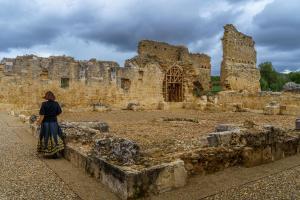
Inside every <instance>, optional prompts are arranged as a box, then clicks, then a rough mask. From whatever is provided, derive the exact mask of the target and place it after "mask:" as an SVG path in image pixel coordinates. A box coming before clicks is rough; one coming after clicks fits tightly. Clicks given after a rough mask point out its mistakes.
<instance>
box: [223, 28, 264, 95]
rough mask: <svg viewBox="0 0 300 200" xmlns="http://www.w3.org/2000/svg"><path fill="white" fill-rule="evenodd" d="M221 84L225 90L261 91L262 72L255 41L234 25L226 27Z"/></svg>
mask: <svg viewBox="0 0 300 200" xmlns="http://www.w3.org/2000/svg"><path fill="white" fill-rule="evenodd" d="M222 44H223V61H222V65H221V85H222V88H223V90H236V91H240V90H247V91H249V92H251V93H255V92H259V91H260V83H259V80H260V73H259V70H258V69H257V68H256V51H255V48H254V45H255V42H254V41H253V39H252V37H250V36H247V35H245V34H243V33H241V32H239V31H237V29H236V28H235V27H234V26H233V25H231V24H230V25H226V26H225V27H224V36H223V38H222Z"/></svg>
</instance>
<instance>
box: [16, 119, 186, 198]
mask: <svg viewBox="0 0 300 200" xmlns="http://www.w3.org/2000/svg"><path fill="white" fill-rule="evenodd" d="M19 118H20V119H21V120H22V121H23V122H26V121H24V120H23V119H24V116H22V115H21V116H19ZM27 118H28V117H26V119H27ZM99 124H105V123H104V122H101V123H98V122H79V123H78V122H76V123H75V122H74V123H72V122H71V123H64V124H61V127H62V128H63V130H64V132H66V134H67V138H66V141H67V143H66V147H65V150H64V157H65V159H67V160H68V161H70V162H71V163H72V164H73V165H75V166H76V167H78V168H80V169H82V170H83V171H84V172H86V173H87V174H89V175H91V176H92V177H94V178H96V179H97V180H99V181H100V182H101V183H103V184H104V185H106V186H107V187H109V188H110V189H111V190H112V191H113V192H114V193H115V194H117V195H118V196H119V197H120V198H121V199H136V198H139V197H145V196H149V195H151V194H152V195H153V194H158V193H162V192H166V191H169V190H172V189H174V188H178V187H183V186H184V185H185V184H186V181H187V171H186V169H185V165H184V162H183V161H182V160H180V159H177V160H175V161H173V162H170V163H162V164H160V165H156V166H151V167H148V168H142V169H140V170H136V169H134V168H131V167H130V166H120V165H117V164H114V163H113V162H110V161H108V160H106V159H105V158H104V157H105V156H102V157H101V155H100V156H99V155H97V154H95V153H93V150H92V151H90V150H88V151H87V150H84V149H82V145H83V144H86V143H89V142H91V140H92V139H91V137H96V136H97V134H108V133H107V132H106V131H101V128H102V126H100V127H99ZM30 127H31V129H32V133H33V134H34V136H35V137H37V136H38V127H37V126H36V125H34V124H31V126H30ZM95 127H96V128H99V129H98V130H97V129H95ZM74 128H75V129H76V133H74V132H72V131H74ZM70 129H72V131H71V130H70ZM79 132H80V133H79ZM104 140H106V139H104ZM97 141H98V140H97ZM99 141H101V140H99ZM110 141H111V142H113V140H110ZM104 145H107V144H104ZM108 158H109V157H108Z"/></svg>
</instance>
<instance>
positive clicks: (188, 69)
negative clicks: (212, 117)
mask: <svg viewBox="0 0 300 200" xmlns="http://www.w3.org/2000/svg"><path fill="white" fill-rule="evenodd" d="M138 53H139V54H138V56H136V57H134V58H133V59H129V60H127V61H126V64H125V67H120V66H119V65H118V64H117V63H116V62H112V61H97V60H96V59H91V60H88V61H77V60H75V59H74V58H72V57H66V56H51V57H49V58H42V57H38V56H35V55H26V56H18V57H16V58H4V59H3V60H2V62H1V65H0V82H1V85H0V89H1V93H0V100H1V102H2V103H11V104H14V105H18V106H19V107H22V108H25V107H26V108H28V107H29V108H36V107H38V106H39V103H40V102H41V97H42V95H43V94H44V93H45V91H47V90H52V91H54V93H55V94H56V95H57V97H58V99H59V101H60V102H61V103H62V104H63V105H64V106H65V107H67V108H75V109H76V108H78V107H82V108H87V107H89V108H91V109H93V108H94V110H95V106H94V105H102V104H104V105H111V106H114V107H119V108H126V107H127V105H128V104H130V103H134V104H138V105H139V106H140V108H141V109H142V108H152V109H154V108H158V105H159V103H160V102H164V101H176V102H182V101H191V100H192V99H193V98H195V95H194V93H195V88H196V89H197V91H201V92H203V91H208V90H209V88H210V70H211V69H210V68H211V66H210V57H209V56H207V55H204V54H190V53H189V51H188V49H187V48H186V47H182V46H173V45H169V44H167V43H161V42H154V41H148V40H145V41H141V42H140V43H139V46H138ZM170 69H171V70H174V69H175V70H177V71H176V72H177V74H176V73H175V75H178V77H176V78H178V80H176V82H174V83H173V82H171V83H169V82H168V83H166V81H165V80H166V77H167V75H166V74H167V73H168V72H169V71H170ZM172 80H173V79H172ZM166 94H168V95H169V96H170V95H173V94H174V96H173V97H172V98H166Z"/></svg>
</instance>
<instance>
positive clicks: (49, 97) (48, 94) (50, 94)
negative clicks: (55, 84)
mask: <svg viewBox="0 0 300 200" xmlns="http://www.w3.org/2000/svg"><path fill="white" fill-rule="evenodd" d="M43 98H44V99H46V100H51V101H54V100H55V95H54V94H53V92H51V91H48V92H46V94H45V96H44V97H43Z"/></svg>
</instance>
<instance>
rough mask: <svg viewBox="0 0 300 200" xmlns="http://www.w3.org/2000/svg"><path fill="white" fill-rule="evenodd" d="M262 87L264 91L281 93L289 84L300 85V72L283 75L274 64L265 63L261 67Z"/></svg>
mask: <svg viewBox="0 0 300 200" xmlns="http://www.w3.org/2000/svg"><path fill="white" fill-rule="evenodd" d="M258 68H259V71H260V75H261V78H260V86H261V90H263V91H281V90H282V88H283V86H284V84H285V83H287V82H295V83H298V84H300V72H290V73H288V74H283V73H279V72H277V71H276V70H275V69H274V67H273V65H272V62H264V63H261V64H260V65H259V66H258Z"/></svg>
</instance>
